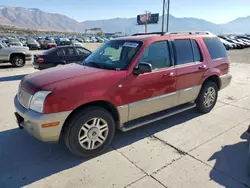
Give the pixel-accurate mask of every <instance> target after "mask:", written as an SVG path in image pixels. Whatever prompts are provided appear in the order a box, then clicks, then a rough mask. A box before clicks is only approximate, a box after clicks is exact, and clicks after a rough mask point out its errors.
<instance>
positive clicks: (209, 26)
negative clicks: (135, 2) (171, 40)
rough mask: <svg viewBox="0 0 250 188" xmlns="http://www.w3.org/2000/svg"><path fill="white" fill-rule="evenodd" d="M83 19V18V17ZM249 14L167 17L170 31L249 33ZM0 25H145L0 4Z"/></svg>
mask: <svg viewBox="0 0 250 188" xmlns="http://www.w3.org/2000/svg"><path fill="white" fill-rule="evenodd" d="M83 19H84V18H83ZM161 20H162V17H160V21H159V24H153V25H149V26H148V31H150V32H153V31H161ZM249 23H250V16H249V17H245V18H238V19H236V20H233V21H231V22H229V23H226V24H214V23H212V22H208V21H206V20H203V19H197V18H177V17H174V16H170V26H169V28H170V31H188V30H189V31H190V30H191V31H193V30H207V31H211V32H213V33H222V32H224V33H239V32H240V33H246V32H248V33H250V24H249ZM0 24H4V25H13V26H17V27H22V28H30V29H43V30H55V31H70V32H71V31H73V32H84V31H85V29H86V28H96V27H100V28H102V29H103V31H104V32H123V33H126V34H131V33H136V32H143V31H144V26H138V25H136V18H114V19H107V20H94V21H84V22H78V21H76V20H74V19H72V18H69V17H67V16H64V15H61V14H54V13H47V12H44V11H41V10H39V9H28V8H22V7H4V6H0Z"/></svg>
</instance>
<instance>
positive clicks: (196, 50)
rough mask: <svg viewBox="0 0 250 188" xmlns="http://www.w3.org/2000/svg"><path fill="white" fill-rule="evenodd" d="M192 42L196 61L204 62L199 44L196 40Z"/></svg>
mask: <svg viewBox="0 0 250 188" xmlns="http://www.w3.org/2000/svg"><path fill="white" fill-rule="evenodd" d="M191 42H192V45H193V50H194V61H195V62H202V61H203V58H202V55H201V50H200V47H199V45H198V43H197V42H196V40H194V39H192V40H191Z"/></svg>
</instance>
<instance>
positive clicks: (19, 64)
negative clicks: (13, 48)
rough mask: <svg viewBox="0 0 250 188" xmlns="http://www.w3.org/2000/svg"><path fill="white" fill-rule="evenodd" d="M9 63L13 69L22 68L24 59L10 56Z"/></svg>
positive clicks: (18, 56) (19, 56)
mask: <svg viewBox="0 0 250 188" xmlns="http://www.w3.org/2000/svg"><path fill="white" fill-rule="evenodd" d="M10 62H11V64H12V65H13V66H14V67H23V66H24V65H25V59H24V57H23V56H21V55H14V56H12V57H11V60H10Z"/></svg>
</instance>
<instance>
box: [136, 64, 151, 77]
mask: <svg viewBox="0 0 250 188" xmlns="http://www.w3.org/2000/svg"><path fill="white" fill-rule="evenodd" d="M148 72H152V65H151V64H150V63H146V62H145V63H144V62H141V63H139V64H138V65H137V67H136V68H135V69H134V74H136V75H139V74H144V73H148Z"/></svg>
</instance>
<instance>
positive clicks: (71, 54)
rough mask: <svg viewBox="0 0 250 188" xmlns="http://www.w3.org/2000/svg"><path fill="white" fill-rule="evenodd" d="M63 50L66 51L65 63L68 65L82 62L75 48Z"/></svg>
mask: <svg viewBox="0 0 250 188" xmlns="http://www.w3.org/2000/svg"><path fill="white" fill-rule="evenodd" d="M63 49H64V51H65V61H66V63H67V64H68V63H74V62H76V61H80V60H79V57H78V54H77V52H76V50H75V48H74V47H65V48H63Z"/></svg>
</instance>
